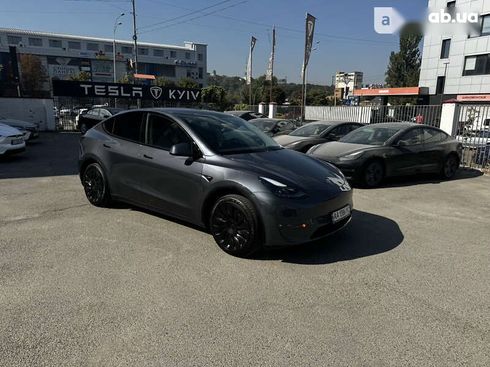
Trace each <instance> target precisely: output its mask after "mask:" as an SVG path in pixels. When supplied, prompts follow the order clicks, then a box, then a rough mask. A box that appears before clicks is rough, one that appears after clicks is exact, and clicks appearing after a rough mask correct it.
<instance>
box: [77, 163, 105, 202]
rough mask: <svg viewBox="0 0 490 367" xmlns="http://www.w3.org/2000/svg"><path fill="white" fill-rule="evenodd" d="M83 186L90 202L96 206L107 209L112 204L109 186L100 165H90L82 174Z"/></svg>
mask: <svg viewBox="0 0 490 367" xmlns="http://www.w3.org/2000/svg"><path fill="white" fill-rule="evenodd" d="M82 185H83V188H84V190H85V196H86V197H87V199H88V201H89V202H90V203H91V204H92V205H95V206H99V207H107V206H109V204H110V203H111V195H110V192H109V185H108V184H107V179H106V176H105V174H104V171H103V170H102V167H101V166H100V165H99V164H98V163H91V164H89V165H88V166H87V167H86V168H85V169H84V171H83V173H82Z"/></svg>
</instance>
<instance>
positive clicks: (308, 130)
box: [289, 123, 330, 137]
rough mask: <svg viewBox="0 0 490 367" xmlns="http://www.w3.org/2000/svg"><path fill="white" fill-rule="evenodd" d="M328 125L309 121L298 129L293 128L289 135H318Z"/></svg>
mask: <svg viewBox="0 0 490 367" xmlns="http://www.w3.org/2000/svg"><path fill="white" fill-rule="evenodd" d="M329 127H330V125H325V124H315V123H309V124H308V125H305V126H302V127H300V128H299V129H296V130H294V131H293V132H292V133H291V134H289V135H292V136H303V137H308V136H318V135H320V134H321V133H323V132H324V131H325V130H327V129H328V128H329Z"/></svg>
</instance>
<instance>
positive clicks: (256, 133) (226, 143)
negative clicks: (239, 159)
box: [176, 112, 282, 155]
mask: <svg viewBox="0 0 490 367" xmlns="http://www.w3.org/2000/svg"><path fill="white" fill-rule="evenodd" d="M176 116H177V117H179V118H180V119H182V120H183V121H184V122H185V123H187V125H189V127H190V128H191V129H192V130H193V131H194V133H196V134H197V135H198V136H199V138H200V139H201V140H202V141H203V142H204V143H205V144H206V145H207V146H208V147H209V148H210V149H211V150H212V151H213V152H215V153H217V154H221V155H228V154H240V153H257V152H265V151H269V150H279V149H282V147H281V146H280V145H278V144H277V143H276V142H275V141H274V140H273V139H272V138H270V137H268V136H267V135H266V134H264V133H263V132H262V131H260V130H259V129H258V128H257V127H255V126H253V125H252V124H249V123H248V122H246V121H244V120H242V119H240V118H238V117H235V116H232V115H226V114H218V113H216V114H211V113H199V112H197V113H191V112H181V113H176Z"/></svg>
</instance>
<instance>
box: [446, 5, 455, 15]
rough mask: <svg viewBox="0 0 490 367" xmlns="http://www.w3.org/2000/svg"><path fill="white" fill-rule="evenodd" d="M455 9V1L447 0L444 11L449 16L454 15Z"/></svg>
mask: <svg viewBox="0 0 490 367" xmlns="http://www.w3.org/2000/svg"><path fill="white" fill-rule="evenodd" d="M455 10H456V1H448V2H447V5H446V12H447V13H448V14H450V15H451V17H454V15H455V14H454V13H455Z"/></svg>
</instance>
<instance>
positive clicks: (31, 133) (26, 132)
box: [0, 116, 39, 141]
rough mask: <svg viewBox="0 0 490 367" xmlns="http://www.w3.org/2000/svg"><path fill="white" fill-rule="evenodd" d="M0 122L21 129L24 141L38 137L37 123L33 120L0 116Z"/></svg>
mask: <svg viewBox="0 0 490 367" xmlns="http://www.w3.org/2000/svg"><path fill="white" fill-rule="evenodd" d="M0 123H2V124H5V125H9V126H12V127H14V128H16V129H19V130H22V132H23V137H24V140H25V141H28V140H32V139H36V138H38V137H39V125H38V124H35V123H33V122H28V121H22V120H17V119H11V118H8V117H4V116H0Z"/></svg>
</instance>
